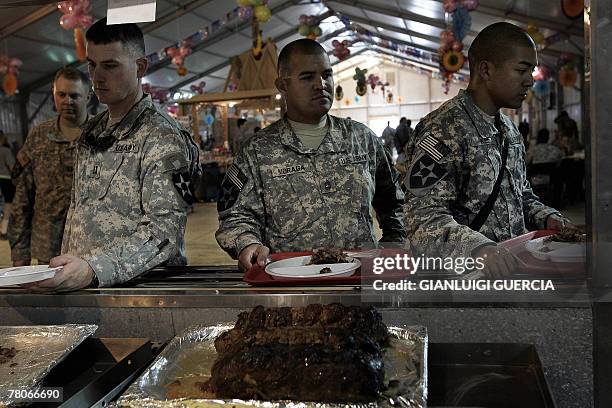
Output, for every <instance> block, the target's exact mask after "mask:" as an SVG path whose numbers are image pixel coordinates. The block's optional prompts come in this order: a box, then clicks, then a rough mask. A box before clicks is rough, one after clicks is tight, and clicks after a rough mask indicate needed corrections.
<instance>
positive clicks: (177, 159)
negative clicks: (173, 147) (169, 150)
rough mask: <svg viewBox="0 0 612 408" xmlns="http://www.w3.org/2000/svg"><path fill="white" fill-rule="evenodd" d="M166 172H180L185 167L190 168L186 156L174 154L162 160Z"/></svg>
mask: <svg viewBox="0 0 612 408" xmlns="http://www.w3.org/2000/svg"><path fill="white" fill-rule="evenodd" d="M161 161H162V165H163V168H164V172H168V171H176V170H180V169H182V168H184V167H188V166H189V163H188V162H187V158H186V157H185V155H184V154H181V153H174V154H169V155H168V156H166V157H164V158H162V159H161Z"/></svg>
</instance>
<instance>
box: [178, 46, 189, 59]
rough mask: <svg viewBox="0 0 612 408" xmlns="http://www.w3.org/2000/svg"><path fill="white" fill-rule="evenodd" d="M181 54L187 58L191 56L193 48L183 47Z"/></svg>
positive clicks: (180, 50)
mask: <svg viewBox="0 0 612 408" xmlns="http://www.w3.org/2000/svg"><path fill="white" fill-rule="evenodd" d="M179 54H180V56H181V57H186V56H188V55H189V54H191V48H189V47H187V46H181V48H180V49H179Z"/></svg>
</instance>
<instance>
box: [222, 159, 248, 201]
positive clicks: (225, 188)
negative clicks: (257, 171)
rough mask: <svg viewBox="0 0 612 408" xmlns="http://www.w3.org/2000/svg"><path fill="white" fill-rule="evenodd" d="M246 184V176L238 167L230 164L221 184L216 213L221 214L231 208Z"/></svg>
mask: <svg viewBox="0 0 612 408" xmlns="http://www.w3.org/2000/svg"><path fill="white" fill-rule="evenodd" d="M246 182H247V176H246V175H245V174H244V173H243V172H242V170H240V168H239V167H238V166H236V165H235V164H232V165H231V166H230V168H229V169H228V170H227V173H225V178H224V179H223V182H222V183H221V192H220V193H221V195H220V197H219V199H218V200H217V211H219V212H221V211H225V210H228V209H230V208H232V207H233V206H234V204H236V200H238V195H239V194H240V191H242V189H243V188H244V184H245V183H246Z"/></svg>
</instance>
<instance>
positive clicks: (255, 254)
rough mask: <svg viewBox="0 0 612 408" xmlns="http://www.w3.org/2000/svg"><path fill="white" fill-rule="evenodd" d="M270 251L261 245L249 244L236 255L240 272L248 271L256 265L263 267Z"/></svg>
mask: <svg viewBox="0 0 612 408" xmlns="http://www.w3.org/2000/svg"><path fill="white" fill-rule="evenodd" d="M269 253H270V249H269V248H268V247H266V246H263V245H261V244H251V245H249V246H248V247H246V248H244V249H243V250H242V252H240V255H238V267H239V269H240V270H241V271H242V272H246V271H248V270H249V269H250V268H251V267H252V266H253V265H255V264H256V263H257V264H259V266H265V264H266V258H267V257H268V254H269Z"/></svg>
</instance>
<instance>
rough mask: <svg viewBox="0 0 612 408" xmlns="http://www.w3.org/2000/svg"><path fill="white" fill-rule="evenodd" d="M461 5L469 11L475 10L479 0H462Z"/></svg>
mask: <svg viewBox="0 0 612 408" xmlns="http://www.w3.org/2000/svg"><path fill="white" fill-rule="evenodd" d="M461 5H462V6H463V7H465V8H466V9H467V11H473V10H476V8H477V7H478V0H461Z"/></svg>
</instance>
